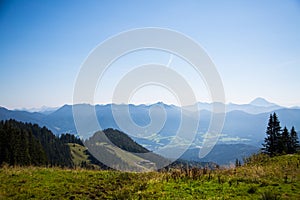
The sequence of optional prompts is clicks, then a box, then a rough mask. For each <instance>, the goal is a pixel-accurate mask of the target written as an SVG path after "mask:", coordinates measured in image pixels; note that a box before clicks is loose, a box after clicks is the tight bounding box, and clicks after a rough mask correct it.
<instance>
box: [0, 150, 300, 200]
mask: <svg viewBox="0 0 300 200" xmlns="http://www.w3.org/2000/svg"><path fill="white" fill-rule="evenodd" d="M199 173H200V175H197V176H193V175H191V176H190V175H185V174H184V173H177V172H173V173H158V172H148V173H125V172H115V171H90V170H68V169H58V168H30V167H28V168H8V167H4V168H2V169H0V199H1V198H12V199H28V198H36V199H43V198H47V199H59V198H61V199H91V198H98V199H105V198H108V199H149V198H151V199H156V198H161V199H260V198H261V197H262V195H263V194H267V192H272V193H273V194H277V195H278V196H279V197H281V198H282V199H300V155H292V156H291V155H285V156H280V157H275V158H271V159H269V158H268V159H262V160H260V161H257V162H255V163H254V164H250V165H248V166H243V167H240V168H237V169H226V170H217V171H213V172H211V173H209V172H206V173H205V171H204V170H201V171H199ZM203 173H204V174H203Z"/></svg>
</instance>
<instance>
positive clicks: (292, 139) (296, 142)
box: [290, 126, 299, 153]
mask: <svg viewBox="0 0 300 200" xmlns="http://www.w3.org/2000/svg"><path fill="white" fill-rule="evenodd" d="M290 143H291V145H290V153H296V152H297V150H298V149H299V140H298V135H297V132H296V131H295V127H294V126H293V127H292V129H291V136H290Z"/></svg>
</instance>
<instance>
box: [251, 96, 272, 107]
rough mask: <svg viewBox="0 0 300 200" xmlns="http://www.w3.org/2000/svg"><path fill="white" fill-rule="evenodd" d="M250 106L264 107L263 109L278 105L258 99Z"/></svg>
mask: <svg viewBox="0 0 300 200" xmlns="http://www.w3.org/2000/svg"><path fill="white" fill-rule="evenodd" d="M250 104H251V105H254V106H263V107H271V106H276V104H274V103H271V102H269V101H267V100H266V99H264V98H262V97H258V98H256V99H254V100H253V101H251V102H250Z"/></svg>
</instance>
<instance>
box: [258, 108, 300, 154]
mask: <svg viewBox="0 0 300 200" xmlns="http://www.w3.org/2000/svg"><path fill="white" fill-rule="evenodd" d="M298 150H299V140H298V136H297V132H296V130H295V127H294V126H293V127H292V128H291V130H290V131H289V130H288V129H287V127H286V126H285V127H284V128H283V129H282V128H281V126H280V121H279V119H278V117H277V115H276V113H275V112H274V113H273V114H270V118H269V122H268V126H267V130H266V138H265V141H264V144H263V148H262V152H263V153H265V154H268V155H270V156H275V155H281V154H293V153H296V152H297V151H298Z"/></svg>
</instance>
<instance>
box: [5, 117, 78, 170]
mask: <svg viewBox="0 0 300 200" xmlns="http://www.w3.org/2000/svg"><path fill="white" fill-rule="evenodd" d="M73 137H74V136H73ZM73 137H69V138H70V139H74V138H73ZM65 142H66V137H65V136H62V139H60V138H59V137H57V136H55V135H54V134H53V133H52V132H51V131H50V130H48V129H47V128H46V127H42V128H41V127H39V126H38V125H37V124H31V123H23V122H18V121H16V120H12V119H11V120H7V121H1V122H0V164H3V163H7V164H9V165H20V166H25V165H35V166H40V165H47V166H62V167H72V166H73V163H72V159H71V154H70V148H69V147H68V146H67V145H65Z"/></svg>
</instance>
